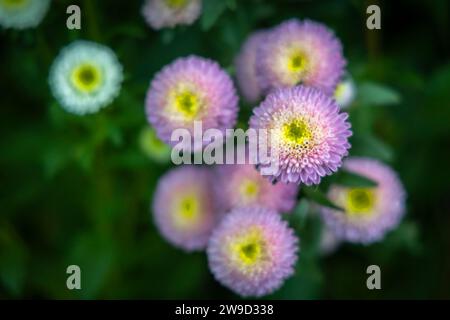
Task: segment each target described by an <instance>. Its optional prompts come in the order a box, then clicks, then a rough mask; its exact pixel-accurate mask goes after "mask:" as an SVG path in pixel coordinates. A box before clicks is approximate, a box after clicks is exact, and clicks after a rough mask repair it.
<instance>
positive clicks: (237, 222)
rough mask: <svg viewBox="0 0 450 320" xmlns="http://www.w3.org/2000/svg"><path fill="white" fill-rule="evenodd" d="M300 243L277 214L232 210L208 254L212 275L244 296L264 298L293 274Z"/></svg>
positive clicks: (245, 209) (254, 210)
mask: <svg viewBox="0 0 450 320" xmlns="http://www.w3.org/2000/svg"><path fill="white" fill-rule="evenodd" d="M297 251H298V239H297V237H296V236H295V235H294V232H293V230H292V229H290V228H289V227H288V225H287V223H286V221H283V220H281V218H280V215H279V214H277V213H276V212H275V211H272V210H269V209H267V208H261V207H243V208H236V209H234V210H232V211H231V212H230V213H229V214H228V215H226V216H225V218H224V219H223V220H222V221H221V222H220V224H219V225H218V226H217V228H216V229H215V230H214V232H213V234H212V236H211V239H210V240H209V243H208V248H207V254H208V262H209V267H210V269H211V272H212V273H213V275H214V277H215V278H216V279H217V281H219V282H220V283H221V284H223V285H224V286H226V287H228V288H229V289H231V290H233V291H234V292H235V293H237V294H239V295H241V296H256V297H259V296H263V295H266V294H270V293H271V292H273V291H275V290H276V289H278V288H279V287H280V286H281V285H282V284H283V282H284V281H285V280H286V279H287V278H288V277H290V276H291V275H292V273H293V272H294V265H295V262H296V260H297Z"/></svg>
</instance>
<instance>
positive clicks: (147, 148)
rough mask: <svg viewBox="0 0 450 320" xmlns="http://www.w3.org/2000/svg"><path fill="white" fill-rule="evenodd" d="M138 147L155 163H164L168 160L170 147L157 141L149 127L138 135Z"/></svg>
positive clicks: (153, 131)
mask: <svg viewBox="0 0 450 320" xmlns="http://www.w3.org/2000/svg"><path fill="white" fill-rule="evenodd" d="M139 145H140V147H141V150H142V151H143V152H144V153H145V154H146V155H147V156H148V157H149V158H150V159H152V160H154V161H156V162H159V163H165V162H168V160H169V159H170V152H171V149H170V147H169V146H168V145H166V144H165V143H164V142H162V141H161V140H159V139H158V137H157V136H156V133H155V130H153V128H151V127H145V128H144V129H142V131H141V133H140V135H139Z"/></svg>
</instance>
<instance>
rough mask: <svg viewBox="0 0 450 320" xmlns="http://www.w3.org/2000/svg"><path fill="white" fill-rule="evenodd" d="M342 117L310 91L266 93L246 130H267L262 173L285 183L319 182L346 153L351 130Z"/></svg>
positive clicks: (325, 99) (332, 105) (327, 100)
mask: <svg viewBox="0 0 450 320" xmlns="http://www.w3.org/2000/svg"><path fill="white" fill-rule="evenodd" d="M347 118H348V114H347V113H340V109H339V107H338V106H337V104H336V102H335V101H334V100H333V99H332V98H331V97H329V96H328V95H326V94H324V93H322V92H321V91H320V90H318V89H315V88H311V87H306V86H297V87H293V88H284V89H278V90H275V91H274V92H272V93H271V94H269V95H268V96H267V97H266V99H265V100H264V101H263V102H262V103H261V104H260V105H259V107H257V108H255V109H254V110H253V115H252V117H251V118H250V127H251V128H254V129H256V130H267V134H268V140H269V141H268V142H267V145H268V153H269V155H268V157H267V158H266V159H261V157H260V161H261V166H260V167H261V168H265V170H267V171H266V173H265V175H267V176H268V177H269V178H270V179H272V180H281V181H282V182H284V183H291V182H292V183H297V184H300V183H304V184H306V185H312V184H318V183H319V182H320V179H321V178H322V177H324V176H326V175H330V174H332V173H333V172H335V171H336V170H337V169H338V168H339V167H340V166H341V164H342V158H343V157H344V156H346V155H347V153H348V149H349V148H350V144H349V143H348V137H350V136H351V135H352V132H351V130H350V123H349V122H347ZM269 167H270V168H269Z"/></svg>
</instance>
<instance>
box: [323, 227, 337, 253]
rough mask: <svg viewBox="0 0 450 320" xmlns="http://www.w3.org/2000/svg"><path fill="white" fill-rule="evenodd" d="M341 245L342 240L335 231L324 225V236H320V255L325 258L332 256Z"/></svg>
mask: <svg viewBox="0 0 450 320" xmlns="http://www.w3.org/2000/svg"><path fill="white" fill-rule="evenodd" d="M341 243H342V240H341V239H340V238H338V237H337V236H336V234H335V233H334V232H333V230H331V229H330V228H328V227H327V226H326V225H324V226H323V228H322V234H321V235H320V243H319V250H320V254H321V255H323V256H327V255H330V254H332V253H333V252H334V251H336V249H337V248H338V247H339V245H340V244H341Z"/></svg>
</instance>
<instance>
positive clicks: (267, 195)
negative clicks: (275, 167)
mask: <svg viewBox="0 0 450 320" xmlns="http://www.w3.org/2000/svg"><path fill="white" fill-rule="evenodd" d="M216 172H217V183H216V185H215V188H216V193H217V199H218V202H219V203H220V208H221V211H223V212H227V211H228V210H230V209H233V208H236V207H243V206H254V205H258V206H262V207H265V208H269V209H271V210H274V211H277V212H279V213H283V212H289V211H291V210H292V208H293V207H294V206H295V201H296V196H297V193H298V185H297V184H293V183H291V184H285V183H277V184H272V183H270V181H269V180H267V179H265V178H264V177H263V176H261V174H260V173H259V172H258V170H256V168H255V166H254V165H252V164H248V163H246V164H233V165H227V164H225V165H220V166H218V167H217V168H216Z"/></svg>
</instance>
